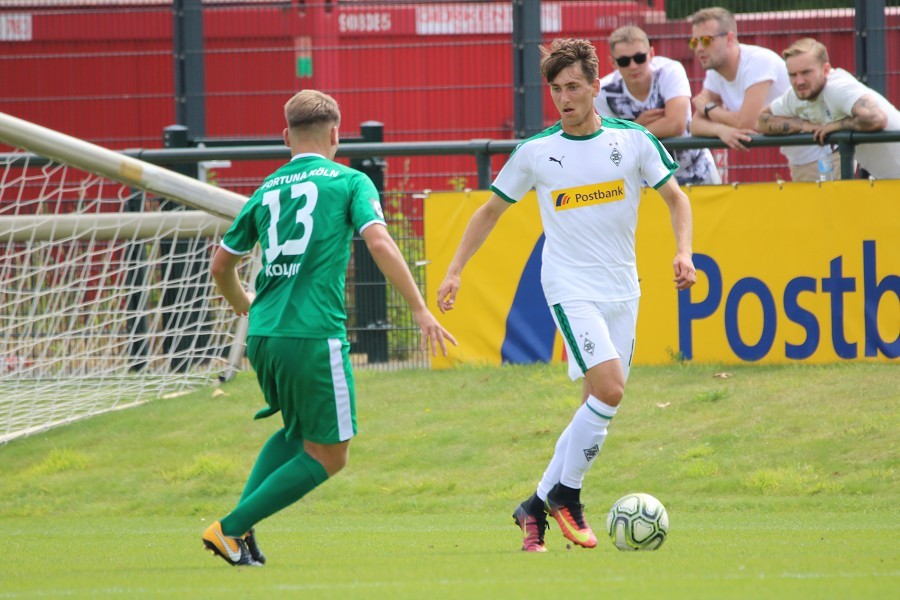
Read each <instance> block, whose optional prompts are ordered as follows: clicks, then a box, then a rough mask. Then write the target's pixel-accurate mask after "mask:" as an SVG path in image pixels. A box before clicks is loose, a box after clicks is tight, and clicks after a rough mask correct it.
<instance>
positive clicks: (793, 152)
mask: <svg viewBox="0 0 900 600" xmlns="http://www.w3.org/2000/svg"><path fill="white" fill-rule="evenodd" d="M740 48H741V56H740V60H739V62H738V70H737V74H736V75H735V77H734V80H733V81H728V80H727V79H725V78H724V77H722V76H721V75H719V73H717V72H716V71H714V70H712V69H710V70H708V71H707V72H706V79H704V80H703V87H704V88H706V89H708V90H709V91H711V92H714V93H716V94H718V95H719V96H721V97H722V105H723V106H724V107H725V108H726V109H727V110H730V111H732V112H738V111H740V110H741V105H742V104H743V103H744V94H745V92H746V91H747V88H749V87H750V86H753V85H756V84H757V83H761V82H763V81H771V82H772V85H771V87H769V94H768V95H767V96H766V101H765V104H771V103H772V101H773V100H775V99H776V98H778V97H780V96H781V95H782V94H784V93H785V92H786V91H787V90H789V89H791V81H790V79H788V73H787V67H786V66H785V64H784V60H782V59H781V57H780V56H778V55H777V54H775V53H774V52H772V51H771V50H769V49H768V48H763V47H761V46H751V45H748V44H740ZM781 153H782V154H784V155H785V157H787V159H788V162H790V163H791V164H792V165H804V164H807V163H811V162H816V161H817V160H819V158H820V157H824V156H826V155H828V154H830V150H827V149H825V148H822V147H820V146H787V147H784V148H782V149H781Z"/></svg>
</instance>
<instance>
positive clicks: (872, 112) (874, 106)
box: [813, 94, 887, 144]
mask: <svg viewBox="0 0 900 600" xmlns="http://www.w3.org/2000/svg"><path fill="white" fill-rule="evenodd" d="M850 113H851V114H850V116H849V117H844V118H843V119H841V120H840V121H834V122H832V123H826V124H825V125H820V126H818V127H816V128H815V130H814V131H813V139H815V140H816V141H817V142H819V143H820V144H824V143H825V137H826V136H827V135H828V134H829V133H831V132H833V131H839V130H841V129H849V130H852V131H881V130H882V129H884V128H885V127H886V126H887V115H886V114H884V111H883V110H881V108H879V107H878V103H877V102H875V99H874V98H873V97H872V96H870V95H869V94H865V95H863V96H862V97H861V98H860V99H859V100H857V101H856V102H855V103H854V104H853V108H852V109H851V111H850Z"/></svg>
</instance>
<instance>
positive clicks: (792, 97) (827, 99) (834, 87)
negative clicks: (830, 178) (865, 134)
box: [756, 38, 900, 181]
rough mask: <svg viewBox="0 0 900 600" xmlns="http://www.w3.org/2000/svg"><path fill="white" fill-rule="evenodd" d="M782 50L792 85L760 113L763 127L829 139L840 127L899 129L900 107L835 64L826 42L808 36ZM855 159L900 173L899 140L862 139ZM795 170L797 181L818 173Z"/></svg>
mask: <svg viewBox="0 0 900 600" xmlns="http://www.w3.org/2000/svg"><path fill="white" fill-rule="evenodd" d="M782 56H783V57H784V60H785V63H786V64H787V70H788V76H789V77H790V80H791V89H789V90H787V91H786V92H785V93H784V95H783V96H781V97H780V98H777V99H776V100H774V101H773V102H772V103H771V104H770V105H769V106H767V107H766V108H764V109H763V111H762V113H760V115H759V119H758V120H757V124H756V127H757V129H758V130H759V131H760V132H762V133H765V134H767V135H788V134H791V133H812V134H813V138H814V139H815V141H816V142H818V143H819V144H822V145H824V144H825V143H826V141H827V137H828V135H829V134H830V133H832V132H835V131H840V130H850V131H881V130H884V129H888V130H900V111H898V110H897V109H896V108H895V107H894V106H893V105H892V104H891V103H890V102H888V101H887V99H885V98H884V96H882V95H881V94H879V93H878V92H876V91H875V90H873V89H871V88H868V87H866V86H865V85H863V84H862V83H860V82H859V81H857V80H856V78H855V77H853V76H852V75H851V74H850V73H848V72H847V71H844V70H843V69H834V68H832V67H831V65H830V64H829V63H828V51H827V49H826V48H825V46H824V45H823V44H822V43H820V42H817V41H816V40H814V39H812V38H803V39H800V40H797V41H796V42H794V43H793V44H791V45H790V46H789V47H788V48H787V49H785V51H784V52H782ZM833 160H835V173H839V172H840V168H839V161H840V157H839V155H838V154H837V153H836V152H835V153H834V154H833ZM856 160H857V162H858V163H859V165H860V167H862V168H864V169H865V170H866V171H868V172H869V174H871V175H872V176H874V177H876V178H878V179H898V178H900V142H896V143H879V144H861V145H859V146H858V147H857V148H856ZM792 171H793V168H792ZM792 175H793V179H794V181H800V180H805V181H810V180H812V179H811V178H810V176H813V177H814V175H815V174H814V173H801V174H799V176H800V177H803V179H798V174H794V173H792Z"/></svg>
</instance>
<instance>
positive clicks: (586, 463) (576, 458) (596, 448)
mask: <svg viewBox="0 0 900 600" xmlns="http://www.w3.org/2000/svg"><path fill="white" fill-rule="evenodd" d="M617 410H618V407H616V406H610V405H608V404H606V403H604V402H602V401H600V399H599V398H596V397H594V396H588V399H587V401H586V402H585V403H584V404H582V405H581V408H579V409H578V410H577V411H576V412H575V416H574V417H573V418H572V422H571V423H570V424H569V427H568V428H567V431H568V432H569V436H568V437H569V443H568V445H567V447H566V451H565V460H564V461H563V465H562V471H561V474H560V476H559V482H560V483H562V484H563V485H565V486H567V487H570V488H575V489H581V483H582V482H583V481H584V476H585V474H586V473H587V472H588V470H589V469H590V468H591V465H592V464H594V459H595V458H596V457H597V455H598V454H600V449H601V448H602V447H603V442H604V440H606V427H607V425H609V422H610V420H612V418H613V417H614V416H615V415H616V411H617ZM558 453H559V451H558V450H557V454H558ZM554 458H555V456H554ZM542 483H543V482H542Z"/></svg>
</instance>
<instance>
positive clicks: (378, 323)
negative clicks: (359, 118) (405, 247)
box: [350, 121, 390, 363]
mask: <svg viewBox="0 0 900 600" xmlns="http://www.w3.org/2000/svg"><path fill="white" fill-rule="evenodd" d="M359 131H360V134H361V137H362V141H363V142H374V143H381V142H383V141H384V123H379V122H378V121H365V122H364V123H362V124H360V126H359ZM350 166H351V167H353V168H354V169H358V170H359V171H362V172H363V173H365V174H366V175H368V176H369V179H371V180H372V183H374V184H375V189H377V190H378V193H379V195H381V196H382V198H383V197H384V167H385V161H384V159H382V158H377V157H367V158H354V159H351V161H350ZM353 265H354V278H353V281H354V298H355V300H356V327H355V328H354V329H355V330H356V344H355V347H354V348H353V352H355V353H362V352H365V353H366V355H367V356H368V361H369V362H370V363H380V362H387V360H388V338H387V330H388V329H389V328H390V325H389V323H388V320H387V283H386V281H385V279H384V274H383V273H382V272H381V270H380V269H379V268H378V266H377V265H376V264H375V260H374V259H373V258H372V255H371V254H370V253H369V249H368V247H366V243H365V242H364V241H363V240H362V239H361V238H356V239H354V241H353Z"/></svg>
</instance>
